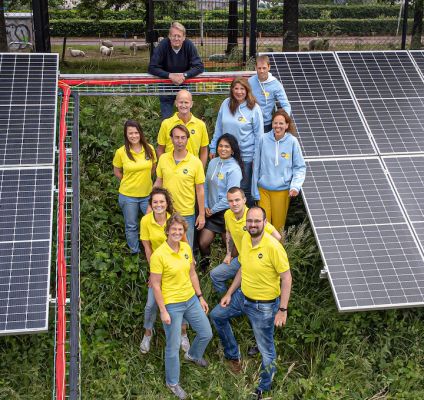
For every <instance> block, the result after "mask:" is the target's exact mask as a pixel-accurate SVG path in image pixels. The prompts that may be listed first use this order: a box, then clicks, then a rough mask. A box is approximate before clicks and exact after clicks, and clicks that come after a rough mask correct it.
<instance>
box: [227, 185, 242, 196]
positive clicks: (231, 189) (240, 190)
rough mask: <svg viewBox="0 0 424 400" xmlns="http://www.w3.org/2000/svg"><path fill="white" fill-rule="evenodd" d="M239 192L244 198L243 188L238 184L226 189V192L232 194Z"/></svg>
mask: <svg viewBox="0 0 424 400" xmlns="http://www.w3.org/2000/svg"><path fill="white" fill-rule="evenodd" d="M237 192H240V194H241V195H242V197H243V199H245V198H246V194H245V193H244V190H243V189H242V188H239V187H238V186H233V187H231V188H229V189H228V191H227V194H228V193H230V194H234V193H237Z"/></svg>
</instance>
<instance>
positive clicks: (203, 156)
mask: <svg viewBox="0 0 424 400" xmlns="http://www.w3.org/2000/svg"><path fill="white" fill-rule="evenodd" d="M158 147H159V146H158ZM199 158H200V161H201V162H202V164H203V169H205V168H206V163H207V162H208V146H202V147H201V148H200V151H199Z"/></svg>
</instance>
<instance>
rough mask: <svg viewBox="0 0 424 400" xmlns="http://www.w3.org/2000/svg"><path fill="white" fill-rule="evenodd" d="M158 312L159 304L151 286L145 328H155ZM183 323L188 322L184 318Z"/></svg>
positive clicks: (146, 306) (145, 313) (145, 309)
mask: <svg viewBox="0 0 424 400" xmlns="http://www.w3.org/2000/svg"><path fill="white" fill-rule="evenodd" d="M157 314H158V305H157V304H156V300H155V295H154V292H153V288H151V287H149V290H148V291H147V301H146V305H145V306H144V325H143V326H144V329H150V330H152V329H153V325H154V324H155V321H156V316H157ZM182 323H183V324H186V325H187V324H188V323H187V321H186V320H185V319H184V318H183V322H182Z"/></svg>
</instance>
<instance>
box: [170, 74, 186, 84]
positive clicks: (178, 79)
mask: <svg viewBox="0 0 424 400" xmlns="http://www.w3.org/2000/svg"><path fill="white" fill-rule="evenodd" d="M169 79H170V80H171V81H172V83H173V84H174V85H181V84H182V83H183V82H184V81H185V78H184V74H180V73H176V72H171V73H170V74H169Z"/></svg>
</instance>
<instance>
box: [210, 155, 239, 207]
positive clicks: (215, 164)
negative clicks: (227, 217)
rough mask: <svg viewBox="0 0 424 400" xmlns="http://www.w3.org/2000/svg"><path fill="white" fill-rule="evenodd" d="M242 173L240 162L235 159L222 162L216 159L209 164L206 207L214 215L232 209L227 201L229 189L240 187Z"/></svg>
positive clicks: (231, 158)
mask: <svg viewBox="0 0 424 400" xmlns="http://www.w3.org/2000/svg"><path fill="white" fill-rule="evenodd" d="M241 178H242V173H241V169H240V166H239V165H238V162H237V161H236V160H235V159H234V158H233V157H230V158H227V159H225V160H222V159H221V158H220V157H215V158H214V159H212V160H211V161H210V162H209V165H208V170H207V172H206V181H205V207H206V208H210V209H211V210H212V213H213V214H215V213H217V212H218V211H222V210H226V209H228V208H230V206H229V205H228V200H227V192H228V189H230V188H232V187H233V186H237V187H240V181H241Z"/></svg>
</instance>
